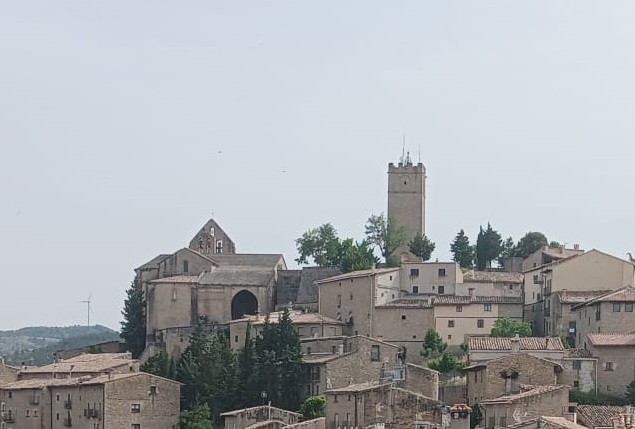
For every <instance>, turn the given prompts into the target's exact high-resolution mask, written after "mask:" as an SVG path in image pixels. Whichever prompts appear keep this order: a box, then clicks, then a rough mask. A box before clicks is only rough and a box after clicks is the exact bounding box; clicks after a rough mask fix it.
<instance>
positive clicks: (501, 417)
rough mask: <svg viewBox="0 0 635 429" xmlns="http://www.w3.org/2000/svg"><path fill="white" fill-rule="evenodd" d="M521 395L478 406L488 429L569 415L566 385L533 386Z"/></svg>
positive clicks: (482, 403)
mask: <svg viewBox="0 0 635 429" xmlns="http://www.w3.org/2000/svg"><path fill="white" fill-rule="evenodd" d="M527 389H528V390H521V392H520V393H517V394H511V395H504V396H500V397H498V398H492V399H486V400H484V401H481V402H480V403H479V407H480V408H481V410H482V411H481V413H482V416H483V420H482V423H481V425H482V426H484V427H485V429H494V428H501V427H508V426H509V425H512V424H517V423H522V422H525V421H527V420H531V419H535V418H539V417H541V416H553V417H560V416H563V415H568V414H569V389H568V388H567V387H566V386H564V385H558V386H554V385H550V386H531V387H527Z"/></svg>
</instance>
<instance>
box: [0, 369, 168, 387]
mask: <svg viewBox="0 0 635 429" xmlns="http://www.w3.org/2000/svg"><path fill="white" fill-rule="evenodd" d="M141 376H150V377H152V378H158V379H162V380H167V381H171V382H173V383H179V382H178V381H174V380H169V379H167V378H163V377H159V376H156V375H153V374H147V373H145V372H129V373H125V374H112V375H98V376H90V375H84V376H81V377H72V378H36V379H32V380H20V381H14V382H11V383H5V384H3V385H0V389H3V390H24V389H42V388H45V387H66V386H75V387H76V386H80V385H83V386H87V385H96V384H105V383H112V382H115V381H119V380H124V379H127V378H131V377H141ZM179 384H180V383H179Z"/></svg>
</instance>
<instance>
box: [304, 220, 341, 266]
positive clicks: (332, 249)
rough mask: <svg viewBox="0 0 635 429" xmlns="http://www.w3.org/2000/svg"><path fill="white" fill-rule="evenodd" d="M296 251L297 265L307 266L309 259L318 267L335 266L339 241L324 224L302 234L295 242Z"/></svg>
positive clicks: (329, 227) (330, 226) (335, 232)
mask: <svg viewBox="0 0 635 429" xmlns="http://www.w3.org/2000/svg"><path fill="white" fill-rule="evenodd" d="M295 244H296V247H297V249H298V254H299V256H298V258H297V259H296V262H297V263H298V264H308V263H309V258H311V259H313V262H315V264H316V265H317V266H319V267H333V266H337V257H338V253H339V247H340V240H339V238H338V236H337V231H336V230H335V228H334V227H333V225H331V224H330V223H325V224H323V225H321V226H319V227H317V228H313V229H310V230H308V231H307V232H305V233H304V234H302V237H300V238H298V239H297V240H296V241H295Z"/></svg>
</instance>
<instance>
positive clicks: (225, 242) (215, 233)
mask: <svg viewBox="0 0 635 429" xmlns="http://www.w3.org/2000/svg"><path fill="white" fill-rule="evenodd" d="M189 248H190V249H193V250H196V251H198V252H199V253H201V254H203V255H220V254H223V255H233V254H234V253H236V245H235V244H234V242H233V241H232V240H231V238H229V235H227V233H226V232H225V231H224V230H223V229H222V228H221V227H220V225H218V223H216V221H215V220H214V219H210V220H208V221H207V222H206V223H205V225H203V227H202V228H201V229H200V230H199V232H197V233H196V235H195V236H194V237H193V238H192V240H191V241H190V245H189Z"/></svg>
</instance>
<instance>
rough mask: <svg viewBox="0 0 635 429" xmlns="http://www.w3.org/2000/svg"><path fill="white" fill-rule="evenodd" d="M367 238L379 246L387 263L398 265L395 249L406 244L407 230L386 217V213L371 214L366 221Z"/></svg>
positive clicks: (370, 242)
mask: <svg viewBox="0 0 635 429" xmlns="http://www.w3.org/2000/svg"><path fill="white" fill-rule="evenodd" d="M366 240H367V241H368V243H369V244H372V245H375V246H377V247H378V248H379V251H380V252H381V255H382V256H383V257H384V260H385V262H386V265H388V266H397V265H398V264H399V261H398V260H395V254H394V253H395V251H396V250H397V249H398V248H399V247H401V246H403V245H404V244H406V230H405V228H404V227H403V226H401V225H397V224H395V223H394V222H390V221H388V220H387V219H386V216H384V214H383V213H382V214H380V215H371V216H370V217H369V218H368V220H367V221H366Z"/></svg>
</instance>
